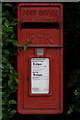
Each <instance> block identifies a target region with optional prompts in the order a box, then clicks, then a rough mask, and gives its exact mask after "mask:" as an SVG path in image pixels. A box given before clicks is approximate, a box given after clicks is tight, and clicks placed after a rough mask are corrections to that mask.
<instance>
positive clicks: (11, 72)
mask: <svg viewBox="0 0 80 120" xmlns="http://www.w3.org/2000/svg"><path fill="white" fill-rule="evenodd" d="M16 8H17V6H14V7H13V5H11V4H7V3H5V4H3V12H2V55H3V56H2V76H3V101H2V104H3V107H2V110H3V114H2V120H9V119H10V118H12V117H13V115H14V114H15V113H16V110H15V107H14V106H15V104H17V102H16V100H15V98H14V96H13V97H11V96H12V95H14V94H13V93H15V92H16V90H17V89H18V88H17V83H18V84H19V80H18V79H17V75H20V74H19V73H17V70H16V56H17V55H18V52H17V47H18V46H19V43H18V42H17V39H16V38H17V36H16V32H15V31H16V28H17V21H18V20H17V19H16V12H15V11H16Z"/></svg>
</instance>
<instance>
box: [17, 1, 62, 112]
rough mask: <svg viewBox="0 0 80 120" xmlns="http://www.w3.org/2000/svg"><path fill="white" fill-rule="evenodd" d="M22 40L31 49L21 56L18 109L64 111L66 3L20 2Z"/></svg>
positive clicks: (19, 16) (20, 34)
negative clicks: (64, 13) (64, 4)
mask: <svg viewBox="0 0 80 120" xmlns="http://www.w3.org/2000/svg"><path fill="white" fill-rule="evenodd" d="M18 19H19V21H18V42H19V43H20V47H23V46H24V45H25V44H26V42H27V41H32V42H34V44H31V43H29V44H28V48H27V49H26V50H23V51H20V50H18V51H19V56H18V72H19V73H20V76H18V79H19V81H20V84H19V85H18V112H19V113H21V114H58V113H62V111H63V6H62V4H59V3H20V4H19V5H18Z"/></svg>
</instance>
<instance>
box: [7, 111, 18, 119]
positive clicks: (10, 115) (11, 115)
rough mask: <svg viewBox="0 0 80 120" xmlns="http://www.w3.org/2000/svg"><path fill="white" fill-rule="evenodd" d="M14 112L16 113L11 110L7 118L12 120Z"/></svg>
mask: <svg viewBox="0 0 80 120" xmlns="http://www.w3.org/2000/svg"><path fill="white" fill-rule="evenodd" d="M16 112H17V111H16V110H12V111H10V113H9V117H10V118H12V117H13V116H14V114H15V113H16Z"/></svg>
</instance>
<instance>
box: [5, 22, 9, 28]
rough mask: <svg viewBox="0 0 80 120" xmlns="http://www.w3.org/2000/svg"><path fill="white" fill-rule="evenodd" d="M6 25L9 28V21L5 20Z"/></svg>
mask: <svg viewBox="0 0 80 120" xmlns="http://www.w3.org/2000/svg"><path fill="white" fill-rule="evenodd" d="M4 25H5V26H6V27H7V28H8V27H9V21H8V20H5V22H4Z"/></svg>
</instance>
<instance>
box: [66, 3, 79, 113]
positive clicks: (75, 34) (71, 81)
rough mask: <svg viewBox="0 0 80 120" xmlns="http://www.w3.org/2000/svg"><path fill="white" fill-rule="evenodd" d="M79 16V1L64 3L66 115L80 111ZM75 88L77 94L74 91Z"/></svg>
mask: <svg viewBox="0 0 80 120" xmlns="http://www.w3.org/2000/svg"><path fill="white" fill-rule="evenodd" d="M79 16H80V3H70V4H69V3H64V80H65V81H64V88H65V89H64V102H65V104H66V107H67V106H70V107H68V108H67V110H68V111H67V113H68V115H70V114H74V112H77V113H79V112H80V55H79V54H80V32H79V31H80V18H79ZM76 90H77V91H78V94H75V93H74V92H75V91H76ZM68 96H69V97H68ZM79 114H80V113H79Z"/></svg>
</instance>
